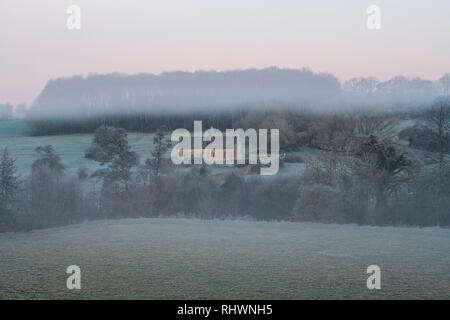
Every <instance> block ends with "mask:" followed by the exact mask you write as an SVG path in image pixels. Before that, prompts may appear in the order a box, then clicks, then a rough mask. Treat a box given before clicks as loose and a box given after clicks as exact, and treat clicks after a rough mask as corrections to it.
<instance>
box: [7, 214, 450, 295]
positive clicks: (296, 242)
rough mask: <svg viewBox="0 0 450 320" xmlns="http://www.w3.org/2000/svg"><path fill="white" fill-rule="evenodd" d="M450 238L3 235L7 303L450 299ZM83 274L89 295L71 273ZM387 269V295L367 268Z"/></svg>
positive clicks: (94, 232) (157, 229)
mask: <svg viewBox="0 0 450 320" xmlns="http://www.w3.org/2000/svg"><path fill="white" fill-rule="evenodd" d="M449 239H450V230H448V229H438V228H426V229H415V228H378V227H358V226H351V225H345V226H338V225H322V224H298V223H275V222H270V223H269V222H245V221H206V220H185V219H136V220H134V219H133V220H118V221H99V222H90V223H85V224H82V225H74V226H69V227H63V228H55V229H49V230H39V231H32V232H28V233H17V234H14V233H8V234H0V270H1V272H2V275H1V277H0V297H1V298H4V299H10V298H21V299H23V298H26V299H28V298H31V299H42V298H51V299H66V298H80V299H88V298H105V299H129V298H142V299H169V298H172V299H184V298H187V299H207V298H209V299H222V298H223V299H239V298H242V299H253V298H257V299H281V298H286V299H301V298H305V299H330V298H337V299H347V298H361V299H366V298H368V299H377V298H378V299H379V298H393V299H404V298H424V299H437V298H441V299H449V298H450V292H449V287H450V250H449V249H450V242H449ZM72 264H76V265H78V266H80V268H81V279H82V280H81V283H82V284H81V285H82V289H81V290H79V291H69V290H68V289H67V288H66V279H67V275H66V273H65V271H66V268H67V266H69V265H72ZM371 264H377V265H379V266H380V268H381V273H382V277H381V286H382V288H381V290H375V291H370V290H368V289H367V288H366V279H367V275H366V268H367V266H369V265H371Z"/></svg>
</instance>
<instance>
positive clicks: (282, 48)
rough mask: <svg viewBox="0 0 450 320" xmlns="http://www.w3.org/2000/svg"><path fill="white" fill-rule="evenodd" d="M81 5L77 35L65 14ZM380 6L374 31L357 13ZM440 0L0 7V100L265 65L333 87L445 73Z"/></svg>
mask: <svg viewBox="0 0 450 320" xmlns="http://www.w3.org/2000/svg"><path fill="white" fill-rule="evenodd" d="M71 4H75V5H78V6H80V8H81V30H77V31H69V30H68V29H67V28H66V20H67V17H68V15H67V13H66V8H67V7H68V6H69V5H71ZM371 4H376V5H378V6H380V8H381V30H377V31H374V30H368V29H367V28H366V19H367V17H368V16H367V14H366V8H367V7H368V6H369V5H371ZM449 36H450V1H448V0H434V1H421V0H409V1H406V0H405V1H400V0H398V1H390V0H378V1H366V0H347V1H345V2H344V1H335V0H318V1H312V0H309V1H308V0H277V1H275V0H272V1H264V0H220V1H219V0H191V1H187V0H164V1H163V0H158V1H140V0H126V1H125V0H115V1H107V0H70V1H66V0H59V1H55V0H0V103H4V102H10V103H12V104H18V103H22V102H25V103H31V102H32V100H33V99H34V98H35V97H36V96H37V95H38V94H39V92H40V91H41V90H42V88H43V87H44V86H45V84H46V82H47V81H48V80H49V79H52V78H57V77H61V76H71V75H74V74H89V73H110V72H122V73H129V74H132V73H140V72H149V73H160V72H163V71H170V70H184V71H195V70H200V69H201V70H228V69H247V68H264V67H269V66H278V67H281V68H283V67H289V68H303V67H308V68H310V69H311V70H313V71H315V72H329V73H332V74H334V75H335V76H337V77H339V78H340V79H341V80H342V81H343V80H347V79H349V78H352V77H357V76H375V77H377V78H379V79H380V80H386V79H388V78H391V77H393V76H396V75H405V76H409V77H414V76H419V77H422V78H425V79H430V80H436V79H438V78H439V77H441V76H442V75H443V74H444V73H446V72H450V41H449V40H448V39H449V38H450V37H449Z"/></svg>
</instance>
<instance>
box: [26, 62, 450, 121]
mask: <svg viewBox="0 0 450 320" xmlns="http://www.w3.org/2000/svg"><path fill="white" fill-rule="evenodd" d="M449 86H450V74H447V75H445V76H443V77H442V78H441V79H440V80H438V81H436V82H433V81H429V80H423V79H420V78H413V79H409V78H406V77H403V76H399V77H395V78H392V79H390V80H388V81H384V82H382V81H378V80H377V79H375V78H373V77H368V78H354V79H350V80H348V81H346V82H344V83H341V82H340V81H339V80H338V78H337V77H335V76H333V75H331V74H326V73H314V72H312V71H310V70H308V69H299V70H296V69H279V68H275V67H272V68H266V69H260V70H257V69H249V70H235V71H225V72H215V71H197V72H165V73H162V74H160V75H154V74H137V75H124V74H119V73H113V74H106V75H88V76H73V77H69V78H59V79H55V80H50V81H49V82H48V83H47V85H46V86H45V88H44V89H43V91H42V92H41V93H40V95H39V96H38V97H37V99H36V100H35V101H34V103H33V104H32V106H31V109H30V111H29V113H28V116H29V117H30V118H31V119H40V118H63V117H71V118H90V117H95V116H99V115H116V114H120V115H132V114H142V113H153V114H154V113H166V114H167V113H177V114H179V113H185V112H207V113H208V112H212V111H215V112H217V111H229V110H230V109H240V108H246V109H247V108H250V109H251V108H269V109H273V108H293V109H305V110H308V109H312V110H325V111H326V110H336V109H338V110H347V109H348V108H355V107H358V108H361V107H367V108H374V107H378V108H382V107H396V108H413V107H420V106H423V105H426V104H429V103H430V102H431V101H432V100H433V99H435V98H436V97H438V96H439V95H442V94H444V93H445V92H446V91H448V87H449Z"/></svg>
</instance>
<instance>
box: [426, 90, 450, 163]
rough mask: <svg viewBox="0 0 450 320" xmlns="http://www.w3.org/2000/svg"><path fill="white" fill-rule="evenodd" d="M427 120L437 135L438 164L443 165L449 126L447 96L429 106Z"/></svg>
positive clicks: (449, 107)
mask: <svg viewBox="0 0 450 320" xmlns="http://www.w3.org/2000/svg"><path fill="white" fill-rule="evenodd" d="M428 121H429V122H430V124H431V127H432V130H433V131H434V133H435V134H436V135H437V138H438V143H439V166H440V167H441V168H442V166H443V165H444V160H445V159H444V153H445V150H446V144H447V134H448V131H449V128H450V123H449V121H450V104H449V99H448V97H445V98H439V99H437V100H436V102H435V103H434V104H433V105H432V106H431V109H430V112H429V116H428Z"/></svg>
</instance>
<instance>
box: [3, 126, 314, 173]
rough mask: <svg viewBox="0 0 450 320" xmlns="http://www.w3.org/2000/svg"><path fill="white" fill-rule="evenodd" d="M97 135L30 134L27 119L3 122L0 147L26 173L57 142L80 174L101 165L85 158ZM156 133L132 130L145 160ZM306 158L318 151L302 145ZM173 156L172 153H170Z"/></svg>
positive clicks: (298, 168)
mask: <svg viewBox="0 0 450 320" xmlns="http://www.w3.org/2000/svg"><path fill="white" fill-rule="evenodd" d="M92 137H93V134H71V135H57V136H30V135H29V128H28V126H27V124H26V122H23V121H4V122H0V149H3V148H4V147H8V148H9V150H10V151H11V154H12V155H13V156H14V157H17V162H16V164H17V166H18V168H19V171H20V172H21V173H22V174H27V173H28V172H29V171H30V168H31V164H32V163H33V161H34V160H35V159H36V152H35V151H34V150H35V149H36V148H37V147H39V146H41V145H42V146H43V145H49V144H50V145H53V147H54V149H55V152H56V153H57V154H58V155H60V156H61V159H62V163H63V164H64V165H65V166H66V168H67V172H68V173H76V172H77V170H78V168H81V167H86V168H87V169H88V172H89V173H92V172H94V171H95V170H96V169H97V168H98V167H99V166H98V164H97V163H96V162H95V161H93V160H89V159H86V158H85V157H84V153H85V150H86V149H87V148H88V147H89V145H90V144H91V141H92ZM153 137H154V135H153V134H152V133H136V132H130V133H128V140H129V143H130V145H131V147H132V148H133V150H134V151H136V152H137V153H138V155H139V158H140V161H141V163H143V162H144V161H145V159H146V158H148V157H150V152H151V150H152V149H153ZM295 154H296V155H299V156H301V157H303V158H306V157H313V156H314V154H315V151H314V150H312V149H310V148H302V150H301V151H300V152H296V153H295ZM166 157H169V153H167V154H166ZM304 168H305V165H304V164H303V163H287V164H286V165H285V166H284V167H282V168H280V171H279V174H286V175H291V174H299V173H300V172H302V171H303V170H304ZM210 169H211V172H212V173H213V174H217V173H222V172H227V171H230V170H231V169H229V168H225V167H218V166H211V168H210Z"/></svg>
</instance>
